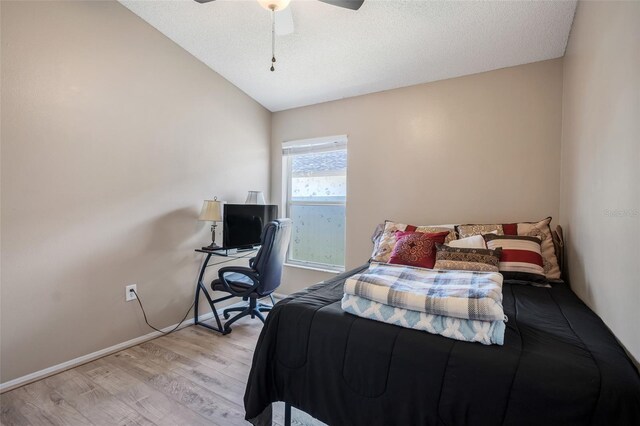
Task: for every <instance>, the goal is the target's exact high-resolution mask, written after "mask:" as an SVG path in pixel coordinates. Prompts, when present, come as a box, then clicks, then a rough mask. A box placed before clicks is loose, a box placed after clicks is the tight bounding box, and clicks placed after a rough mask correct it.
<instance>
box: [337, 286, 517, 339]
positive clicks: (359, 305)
mask: <svg viewBox="0 0 640 426" xmlns="http://www.w3.org/2000/svg"><path fill="white" fill-rule="evenodd" d="M341 305H342V309H343V310H344V311H345V312H348V313H350V314H353V315H356V316H359V317H362V318H367V319H372V320H374V321H380V322H386V323H387V324H392V325H399V326H400V327H405V328H413V329H415V330H421V331H426V332H427V333H431V334H439V335H441V336H444V337H449V338H450V339H456V340H462V341H463V342H480V343H482V344H483V345H502V344H503V343H504V331H505V329H506V325H505V323H504V321H478V320H470V319H462V318H452V317H443V316H440V315H431V314H425V313H424V312H417V311H412V310H409V309H402V308H394V307H391V306H389V305H385V304H382V303H378V302H374V301H373V300H368V299H363V298H362V297H358V296H352V295H350V294H345V295H344V297H343V298H342V303H341Z"/></svg>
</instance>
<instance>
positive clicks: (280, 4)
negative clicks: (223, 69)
mask: <svg viewBox="0 0 640 426" xmlns="http://www.w3.org/2000/svg"><path fill="white" fill-rule="evenodd" d="M195 1H196V2H198V3H209V2H212V1H215V0H195ZM257 1H258V3H260V6H262V7H264V8H265V9H267V10H270V11H271V68H270V70H271V71H275V70H276V69H275V62H276V54H275V47H276V32H278V33H279V34H280V33H281V32H280V31H277V30H276V12H280V11H282V10H285V9H287V6H289V3H290V2H291V0H257ZM318 1H320V2H322V3H327V4H330V5H333V6H338V7H342V8H345V9H351V10H358V9H360V6H362V3H364V0H318ZM286 19H287V20H288V21H289V22H288V23H287V24H284V26H285V27H288V28H289V30H288V31H287V30H284V32H282V33H284V34H287V33H290V32H293V20H292V18H291V14H289V15H288V16H287V18H286Z"/></svg>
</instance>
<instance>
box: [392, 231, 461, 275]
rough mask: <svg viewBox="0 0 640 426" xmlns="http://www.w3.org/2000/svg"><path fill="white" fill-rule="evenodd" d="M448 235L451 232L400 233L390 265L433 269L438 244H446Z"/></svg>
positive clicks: (397, 234)
mask: <svg viewBox="0 0 640 426" xmlns="http://www.w3.org/2000/svg"><path fill="white" fill-rule="evenodd" d="M447 235H449V232H437V233H433V234H428V233H424V232H411V231H406V232H402V231H398V232H396V239H397V242H396V245H395V246H394V247H393V251H392V252H391V258H390V259H389V263H393V264H397V265H407V266H417V267H420V268H428V269H432V268H433V265H434V264H435V263H436V243H437V244H444V240H445V238H447Z"/></svg>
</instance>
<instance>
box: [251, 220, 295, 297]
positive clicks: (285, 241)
mask: <svg viewBox="0 0 640 426" xmlns="http://www.w3.org/2000/svg"><path fill="white" fill-rule="evenodd" d="M290 239H291V219H276V220H274V221H273V222H269V223H268V224H267V225H266V226H265V227H264V229H263V230H262V236H261V237H260V241H261V245H262V246H261V247H260V250H258V254H257V255H256V258H255V260H254V262H253V269H254V270H255V271H256V272H257V273H258V277H259V279H260V285H259V286H258V288H257V292H258V294H260V295H265V296H266V295H267V294H271V293H272V292H273V291H274V290H275V289H276V288H278V287H279V286H280V280H281V278H282V265H283V264H284V260H285V256H286V255H287V249H288V248H289V240H290Z"/></svg>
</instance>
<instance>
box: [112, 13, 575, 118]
mask: <svg viewBox="0 0 640 426" xmlns="http://www.w3.org/2000/svg"><path fill="white" fill-rule="evenodd" d="M121 3H122V4H124V5H125V6H126V7H127V8H129V9H130V10H131V11H133V12H134V13H136V14H137V15H138V16H140V17H141V18H142V19H144V20H145V21H147V22H148V23H150V24H151V25H153V26H154V27H155V28H157V29H158V30H160V31H161V32H162V33H164V34H165V35H166V36H167V37H169V38H170V39H171V40H173V41H175V42H176V43H177V44H179V45H180V46H182V47H183V48H184V49H186V50H187V51H188V52H190V53H191V54H193V55H194V56H195V57H196V58H198V59H200V60H201V61H202V62H204V63H205V64H207V65H208V66H209V67H211V68H212V69H213V70H215V71H216V72H218V73H219V74H221V75H222V76H223V77H225V78H226V79H227V80H229V81H230V82H231V83H233V84H234V85H236V86H237V87H239V88H240V89H241V90H243V91H244V92H246V93H247V94H248V95H249V96H251V97H252V98H253V99H255V100H256V101H258V102H259V103H261V104H262V105H264V106H265V107H266V108H268V109H269V110H271V111H280V110H283V109H288V108H294V107H298V106H303V105H310V104H316V103H319V102H325V101H330V100H334V99H341V98H346V97H351V96H357V95H362V94H366V93H372V92H379V91H381V90H388V89H393V88H397V87H403V86H410V85H413V84H418V83H424V82H428V81H435V80H442V79H446V78H451V77H458V76H461V75H468V74H474V73H478V72H483V71H489V70H494V69H498V68H504V67H508V66H514V65H520V64H525V63H529V62H535V61H541V60H545V59H552V58H557V57H560V56H563V55H564V50H565V46H566V44H567V38H568V36H569V30H570V28H571V22H572V20H573V14H574V11H575V7H576V2H575V1H531V2H528V1H497V2H494V1H480V2H477V1H473V2H459V1H419V0H413V1H396V0H389V1H385V0H366V1H365V2H364V5H363V6H362V8H360V10H358V11H351V10H347V9H342V8H338V7H335V6H331V5H328V4H324V3H321V2H318V1H314V0H293V1H292V2H291V6H290V8H291V13H292V15H293V23H294V28H295V30H294V32H293V33H291V34H288V35H281V36H278V37H277V39H276V58H277V64H276V71H275V72H271V71H269V66H270V65H271V63H270V59H271V33H270V31H271V17H270V15H269V12H268V11H266V10H264V9H262V7H260V5H259V4H258V2H257V1H256V0H217V1H213V2H211V3H206V4H199V3H196V2H195V1H192V0H176V1H157V0H156V1H149V0H146V1H136V0H121ZM279 13H285V12H279Z"/></svg>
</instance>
